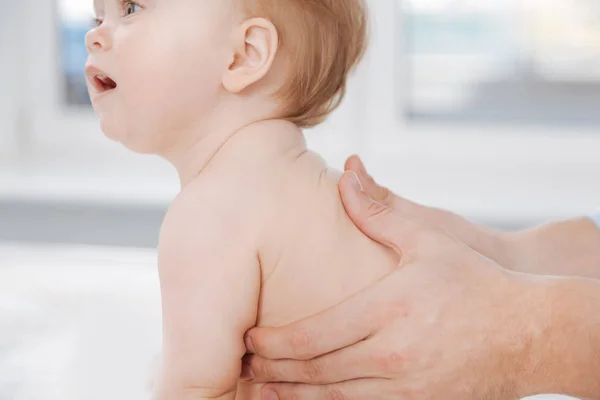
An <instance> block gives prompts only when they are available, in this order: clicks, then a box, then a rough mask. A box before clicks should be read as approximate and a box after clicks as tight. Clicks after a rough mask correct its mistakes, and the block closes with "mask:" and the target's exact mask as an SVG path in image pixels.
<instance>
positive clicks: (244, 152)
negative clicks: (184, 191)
mask: <svg viewBox="0 0 600 400" xmlns="http://www.w3.org/2000/svg"><path fill="white" fill-rule="evenodd" d="M186 147H187V148H185V149H181V150H180V151H179V152H172V153H171V154H170V155H169V157H165V158H167V159H168V160H169V162H171V164H173V165H174V167H175V168H176V169H177V172H178V174H179V178H180V181H181V187H182V188H183V187H185V186H186V185H187V184H188V183H190V182H191V181H193V180H194V179H195V178H196V177H197V176H199V175H200V174H201V173H202V172H203V171H205V170H206V168H207V167H208V166H209V165H211V164H212V163H213V162H216V160H217V159H219V160H220V159H223V158H224V157H227V159H230V160H231V162H240V163H244V162H252V161H251V160H260V162H268V161H269V160H270V159H272V160H275V159H278V158H281V157H282V156H283V157H285V156H286V155H293V154H296V153H302V152H303V151H306V142H305V139H304V135H303V134H302V131H301V130H300V128H298V127H297V126H296V125H295V124H292V123H290V122H288V121H284V120H265V121H260V122H256V123H252V124H249V125H246V126H244V127H243V128H241V129H238V130H235V131H231V132H227V133H226V132H222V133H220V134H217V133H213V134H212V135H207V136H205V137H202V138H201V139H199V140H197V141H195V142H194V143H192V144H188V145H187V146H186Z"/></svg>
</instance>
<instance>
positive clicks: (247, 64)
mask: <svg viewBox="0 0 600 400" xmlns="http://www.w3.org/2000/svg"><path fill="white" fill-rule="evenodd" d="M95 9H96V13H97V27H95V28H94V29H92V30H91V31H90V32H89V33H88V35H87V38H86V42H87V48H88V52H89V60H88V63H87V68H86V74H87V78H88V86H89V91H90V96H91V100H92V103H93V107H94V110H95V112H96V113H97V115H98V116H99V118H100V122H101V126H102V130H103V132H104V133H105V135H106V136H107V137H109V138H111V139H113V140H116V141H118V142H120V143H122V144H123V145H125V146H126V147H128V148H129V149H131V150H133V151H135V152H138V153H146V154H157V155H159V156H161V157H163V158H164V159H166V160H167V161H169V162H170V163H171V164H172V165H173V166H174V167H175V168H176V169H177V171H178V173H179V177H180V180H181V192H180V194H179V195H178V197H177V198H176V200H175V201H174V203H173V204H172V205H171V207H170V209H169V211H168V213H167V216H166V218H165V221H164V224H163V226H162V230H161V234H160V244H159V272H160V280H161V294H162V302H163V321H164V329H163V338H164V344H163V363H162V364H163V365H162V369H161V374H160V375H161V378H160V385H159V386H160V387H159V389H158V393H157V398H159V399H161V400H192V399H214V398H222V399H234V398H235V399H258V398H259V394H260V387H259V386H251V385H249V384H245V383H243V382H240V380H239V379H238V377H239V375H240V371H241V367H242V358H243V356H244V353H245V346H244V341H243V337H244V333H245V332H246V331H247V330H248V329H250V328H251V327H254V326H280V325H284V324H288V323H290V322H293V321H296V320H299V319H302V318H304V317H307V316H310V315H312V314H315V313H318V312H320V311H323V310H325V309H327V308H329V307H332V306H333V305H335V304H337V303H339V302H341V301H343V300H345V299H347V298H348V297H350V296H352V295H354V294H355V293H357V292H358V291H360V290H361V289H363V288H365V287H367V286H369V285H371V284H372V283H374V282H375V281H377V280H379V279H381V278H382V277H383V276H385V275H386V274H388V273H389V272H390V271H391V270H393V269H394V268H395V267H396V265H397V261H398V260H397V259H396V256H395V255H394V254H393V253H391V252H390V251H389V250H387V249H384V248H383V247H381V246H380V245H378V244H375V243H374V242H372V241H371V240H369V239H367V238H366V237H365V236H364V235H363V234H362V233H361V232H360V231H359V230H358V229H357V228H356V227H355V226H354V224H353V223H352V222H351V221H350V219H349V218H348V217H347V215H346V213H345V210H344V208H343V205H342V203H341V201H340V198H339V193H338V189H337V181H338V179H339V176H340V175H339V173H337V172H335V171H333V170H331V169H329V168H328V167H327V166H326V165H325V163H324V162H323V160H322V159H321V158H319V156H317V155H316V154H314V153H312V152H310V151H308V150H307V147H306V144H305V140H304V137H303V134H302V131H301V128H305V127H312V126H315V125H317V124H319V123H320V122H322V121H323V120H324V119H325V118H326V117H327V116H328V115H329V114H330V113H331V111H333V110H334V109H335V108H336V107H337V106H338V105H339V103H340V101H341V99H342V97H343V95H344V91H345V87H346V80H347V77H348V74H349V72H350V71H351V70H352V69H353V67H354V66H355V65H356V64H357V63H358V61H359V59H360V58H361V56H362V54H363V52H364V49H365V46H366V25H367V23H366V20H367V17H366V10H365V5H364V4H363V1H362V0H137V1H128V0H96V2H95Z"/></svg>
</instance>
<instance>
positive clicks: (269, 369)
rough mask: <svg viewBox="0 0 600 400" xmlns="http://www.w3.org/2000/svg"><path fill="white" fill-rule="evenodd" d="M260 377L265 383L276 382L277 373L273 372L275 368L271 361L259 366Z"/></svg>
mask: <svg viewBox="0 0 600 400" xmlns="http://www.w3.org/2000/svg"><path fill="white" fill-rule="evenodd" d="M258 371H259V372H260V376H261V378H262V379H264V380H265V381H268V382H271V381H275V380H276V376H275V373H274V372H273V366H272V365H271V363H270V362H269V361H262V362H261V363H260V365H259V366H258Z"/></svg>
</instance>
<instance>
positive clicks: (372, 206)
mask: <svg viewBox="0 0 600 400" xmlns="http://www.w3.org/2000/svg"><path fill="white" fill-rule="evenodd" d="M367 210H368V212H369V215H370V216H371V218H375V217H377V216H380V215H386V214H387V213H389V212H390V209H389V208H388V207H386V206H384V205H383V204H381V203H378V202H375V201H372V202H370V203H369V205H368V207H367Z"/></svg>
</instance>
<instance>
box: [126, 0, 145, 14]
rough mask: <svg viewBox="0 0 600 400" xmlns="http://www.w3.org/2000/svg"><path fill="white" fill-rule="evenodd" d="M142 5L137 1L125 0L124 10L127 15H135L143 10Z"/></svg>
mask: <svg viewBox="0 0 600 400" xmlns="http://www.w3.org/2000/svg"><path fill="white" fill-rule="evenodd" d="M141 9H142V6H140V5H139V4H138V3H136V2H135V1H128V0H123V12H124V14H125V16H126V17H127V16H129V15H133V14H135V13H136V12H138V11H141Z"/></svg>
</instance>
